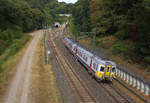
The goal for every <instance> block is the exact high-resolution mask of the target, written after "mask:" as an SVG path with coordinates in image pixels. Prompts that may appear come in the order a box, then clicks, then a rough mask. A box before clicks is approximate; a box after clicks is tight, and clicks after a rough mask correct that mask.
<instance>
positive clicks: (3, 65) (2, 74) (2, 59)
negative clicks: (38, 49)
mask: <svg viewBox="0 0 150 103" xmlns="http://www.w3.org/2000/svg"><path fill="white" fill-rule="evenodd" d="M31 38H32V37H31V36H30V35H27V34H26V35H24V36H23V37H21V38H20V39H18V40H16V41H14V42H13V44H12V45H11V46H10V47H9V48H7V49H6V50H5V52H4V53H3V54H2V55H1V56H0V97H2V98H0V101H1V99H4V98H3V96H4V93H5V92H6V88H7V86H8V83H9V82H10V81H11V78H12V76H13V74H14V72H15V71H16V69H15V67H16V65H17V64H18V62H19V61H20V59H21V57H22V55H23V54H24V51H25V49H26V46H27V45H28V43H29V40H30V39H31ZM23 47H24V48H23Z"/></svg>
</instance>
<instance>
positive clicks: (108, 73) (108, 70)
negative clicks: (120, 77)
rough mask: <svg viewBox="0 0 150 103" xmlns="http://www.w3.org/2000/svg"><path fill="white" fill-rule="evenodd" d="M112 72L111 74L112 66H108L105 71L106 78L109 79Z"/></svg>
mask: <svg viewBox="0 0 150 103" xmlns="http://www.w3.org/2000/svg"><path fill="white" fill-rule="evenodd" d="M110 72H111V66H110V65H107V66H106V69H105V76H106V77H109V76H110Z"/></svg>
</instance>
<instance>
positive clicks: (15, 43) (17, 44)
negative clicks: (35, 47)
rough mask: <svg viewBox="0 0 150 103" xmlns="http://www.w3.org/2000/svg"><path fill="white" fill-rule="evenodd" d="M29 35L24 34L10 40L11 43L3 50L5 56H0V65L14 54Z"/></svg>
mask: <svg viewBox="0 0 150 103" xmlns="http://www.w3.org/2000/svg"><path fill="white" fill-rule="evenodd" d="M30 38H31V36H30V35H27V34H25V35H24V36H22V37H21V38H19V39H16V40H14V41H13V42H12V45H11V46H10V47H9V48H7V49H6V51H5V52H4V55H5V56H2V55H1V56H0V66H1V65H2V64H3V63H4V62H5V61H6V60H7V59H8V58H10V57H11V56H13V55H15V54H16V53H17V52H18V51H19V50H20V49H21V48H22V47H23V46H24V45H25V44H26V43H27V42H28V41H29V40H30Z"/></svg>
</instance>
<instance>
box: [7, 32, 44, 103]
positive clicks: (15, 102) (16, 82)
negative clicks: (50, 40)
mask: <svg viewBox="0 0 150 103" xmlns="http://www.w3.org/2000/svg"><path fill="white" fill-rule="evenodd" d="M41 33H42V31H37V32H34V33H33V34H34V38H33V40H32V42H31V44H30V45H29V46H28V48H27V49H26V51H25V54H24V55H23V57H22V59H21V61H20V62H19V63H18V67H17V72H16V74H15V76H14V78H13V80H12V82H11V85H10V89H9V90H8V93H7V95H6V98H5V102H4V103H28V93H29V87H30V84H31V81H30V78H31V67H32V61H33V59H32V58H33V56H34V52H35V46H36V45H37V42H38V41H39V39H40V37H41Z"/></svg>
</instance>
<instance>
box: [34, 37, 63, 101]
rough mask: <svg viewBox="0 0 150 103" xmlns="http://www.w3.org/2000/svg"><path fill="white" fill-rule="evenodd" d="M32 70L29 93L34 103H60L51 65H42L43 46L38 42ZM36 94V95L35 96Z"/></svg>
mask: <svg viewBox="0 0 150 103" xmlns="http://www.w3.org/2000/svg"><path fill="white" fill-rule="evenodd" d="M33 63H34V66H33V68H32V89H31V93H32V96H33V99H35V102H36V103H62V101H61V97H60V94H59V91H58V88H57V84H56V79H55V77H54V73H53V71H52V65H51V62H50V61H49V64H47V65H45V64H44V44H43V40H40V42H39V43H38V45H37V47H36V51H35V56H34V62H33ZM37 94H38V95H37Z"/></svg>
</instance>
